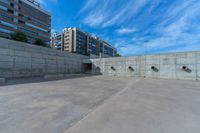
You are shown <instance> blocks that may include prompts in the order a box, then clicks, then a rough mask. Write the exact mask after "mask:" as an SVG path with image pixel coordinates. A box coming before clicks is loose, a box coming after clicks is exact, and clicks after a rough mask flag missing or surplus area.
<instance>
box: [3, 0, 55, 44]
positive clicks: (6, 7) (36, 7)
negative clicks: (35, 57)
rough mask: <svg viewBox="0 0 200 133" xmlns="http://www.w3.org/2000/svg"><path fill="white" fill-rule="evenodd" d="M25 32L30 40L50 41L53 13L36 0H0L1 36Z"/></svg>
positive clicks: (30, 41) (8, 36) (32, 41)
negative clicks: (44, 8)
mask: <svg viewBox="0 0 200 133" xmlns="http://www.w3.org/2000/svg"><path fill="white" fill-rule="evenodd" d="M17 31H20V32H24V33H26V35H27V36H28V42H29V43H34V42H35V39H37V38H39V39H42V40H43V41H45V42H47V43H49V42H50V33H51V15H50V13H48V12H47V11H45V10H43V9H42V8H41V7H40V4H39V3H37V2H36V1H35V0H0V37H6V38H10V34H12V33H14V32H17Z"/></svg>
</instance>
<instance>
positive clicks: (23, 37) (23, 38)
mask: <svg viewBox="0 0 200 133" xmlns="http://www.w3.org/2000/svg"><path fill="white" fill-rule="evenodd" d="M11 39H13V40H16V41H20V42H28V37H27V35H26V34H25V33H24V32H16V33H13V34H11Z"/></svg>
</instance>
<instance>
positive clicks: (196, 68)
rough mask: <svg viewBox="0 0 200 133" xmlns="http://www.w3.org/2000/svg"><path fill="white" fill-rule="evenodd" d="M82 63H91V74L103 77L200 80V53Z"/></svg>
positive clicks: (106, 59)
mask: <svg viewBox="0 0 200 133" xmlns="http://www.w3.org/2000/svg"><path fill="white" fill-rule="evenodd" d="M83 62H84V63H88V62H91V63H92V64H93V67H92V71H93V73H101V74H103V75H112V76H132V77H148V78H164V79H181V80H200V52H183V53H168V54H157V55H143V56H133V57H119V58H103V59H90V60H89V59H85V60H84V61H83ZM152 66H154V67H155V68H156V70H153V69H152ZM183 66H187V67H188V68H189V71H185V70H183V69H182V67H183ZM111 67H114V68H115V70H113V69H111ZM129 67H131V68H132V69H133V70H130V69H129Z"/></svg>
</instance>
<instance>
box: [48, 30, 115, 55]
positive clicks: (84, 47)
mask: <svg viewBox="0 0 200 133" xmlns="http://www.w3.org/2000/svg"><path fill="white" fill-rule="evenodd" d="M60 36H61V39H60ZM57 44H59V46H57ZM60 44H61V48H60ZM51 47H52V48H56V49H59V50H60V49H61V50H62V51H67V52H73V53H78V54H82V55H96V56H101V55H107V56H115V55H116V49H115V48H114V47H112V46H111V45H109V44H108V43H107V42H105V41H103V40H101V39H99V38H98V37H94V36H91V35H90V34H89V33H86V32H84V31H82V30H80V29H78V28H65V29H63V32H62V34H57V33H56V34H53V36H52V39H51Z"/></svg>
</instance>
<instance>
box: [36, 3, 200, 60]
mask: <svg viewBox="0 0 200 133" xmlns="http://www.w3.org/2000/svg"><path fill="white" fill-rule="evenodd" d="M37 1H38V2H40V3H41V5H42V7H43V8H44V9H46V10H48V11H49V12H51V14H52V31H57V32H61V30H62V29H63V28H65V27H78V28H81V29H83V30H84V31H87V32H89V33H91V34H92V35H97V36H99V37H100V38H102V39H103V40H105V41H107V42H109V43H110V44H111V45H113V46H115V47H116V48H117V50H118V52H119V53H120V54H121V55H123V56H129V55H139V54H150V53H163V52H176V51H195V50H200V0H37Z"/></svg>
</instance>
